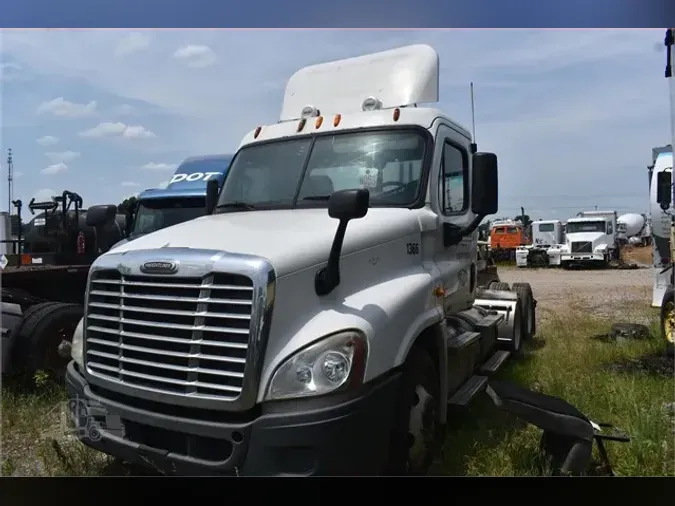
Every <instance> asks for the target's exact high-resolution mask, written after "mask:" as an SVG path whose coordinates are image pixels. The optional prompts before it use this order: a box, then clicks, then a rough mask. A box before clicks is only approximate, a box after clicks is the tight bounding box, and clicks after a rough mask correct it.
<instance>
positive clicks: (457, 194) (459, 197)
mask: <svg viewBox="0 0 675 506" xmlns="http://www.w3.org/2000/svg"><path fill="white" fill-rule="evenodd" d="M439 176H440V181H439V184H438V187H439V191H440V199H439V200H440V203H441V210H442V211H443V214H446V215H450V214H461V213H463V212H465V211H466V210H467V204H468V202H469V199H468V198H467V196H468V191H469V188H468V185H467V181H468V178H469V156H468V154H467V152H466V151H464V150H463V149H461V148H459V147H457V146H455V145H454V144H451V143H450V142H448V141H446V142H445V144H444V145H443V158H442V160H441V170H440V173H439Z"/></svg>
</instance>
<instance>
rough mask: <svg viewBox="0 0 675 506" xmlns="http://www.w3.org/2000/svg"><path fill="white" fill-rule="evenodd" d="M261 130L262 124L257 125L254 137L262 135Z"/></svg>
mask: <svg viewBox="0 0 675 506" xmlns="http://www.w3.org/2000/svg"><path fill="white" fill-rule="evenodd" d="M260 132H262V127H261V126H259V127H256V129H255V132H253V138H254V139H257V138H258V136H259V135H260Z"/></svg>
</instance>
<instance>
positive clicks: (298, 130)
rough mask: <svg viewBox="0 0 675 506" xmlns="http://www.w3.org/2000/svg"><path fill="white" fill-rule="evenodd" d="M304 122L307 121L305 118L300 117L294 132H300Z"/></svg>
mask: <svg viewBox="0 0 675 506" xmlns="http://www.w3.org/2000/svg"><path fill="white" fill-rule="evenodd" d="M305 123H307V120H306V119H305V118H302V119H301V120H300V121H299V122H298V129H297V130H296V132H302V129H303V128H305Z"/></svg>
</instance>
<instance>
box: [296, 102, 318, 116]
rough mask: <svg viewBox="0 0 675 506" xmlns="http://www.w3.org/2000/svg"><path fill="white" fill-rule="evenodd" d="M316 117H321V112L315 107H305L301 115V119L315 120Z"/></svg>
mask: <svg viewBox="0 0 675 506" xmlns="http://www.w3.org/2000/svg"><path fill="white" fill-rule="evenodd" d="M316 116H321V111H319V109H317V108H316V107H314V106H313V105H307V106H305V107H303V108H302V112H301V113H300V117H301V118H314V117H316Z"/></svg>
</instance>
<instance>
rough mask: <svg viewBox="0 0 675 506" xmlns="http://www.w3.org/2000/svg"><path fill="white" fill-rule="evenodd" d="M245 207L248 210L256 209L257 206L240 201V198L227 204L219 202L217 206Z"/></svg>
mask: <svg viewBox="0 0 675 506" xmlns="http://www.w3.org/2000/svg"><path fill="white" fill-rule="evenodd" d="M227 208H229V209H245V210H247V211H250V210H252V209H255V206H254V205H252V204H247V203H246V202H240V201H238V200H236V201H234V202H227V203H225V204H218V205H217V206H216V209H227Z"/></svg>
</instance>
